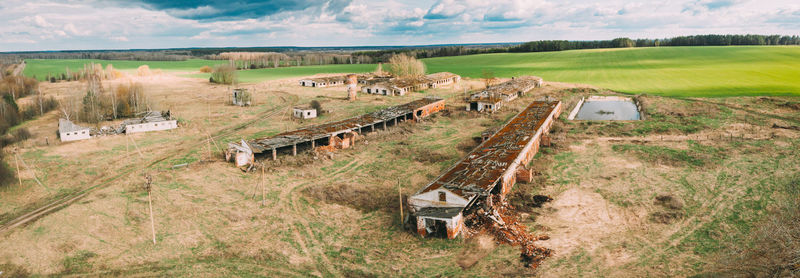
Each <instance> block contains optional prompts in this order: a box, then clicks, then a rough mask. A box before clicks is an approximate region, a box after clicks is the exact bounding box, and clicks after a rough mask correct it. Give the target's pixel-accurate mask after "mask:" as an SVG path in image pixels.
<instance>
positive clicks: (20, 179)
mask: <svg viewBox="0 0 800 278" xmlns="http://www.w3.org/2000/svg"><path fill="white" fill-rule="evenodd" d="M14 162H15V163H16V164H17V179H18V180H19V187H22V175H20V171H19V160H17V151H16V150H14Z"/></svg>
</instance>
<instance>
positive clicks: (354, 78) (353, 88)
mask: <svg viewBox="0 0 800 278" xmlns="http://www.w3.org/2000/svg"><path fill="white" fill-rule="evenodd" d="M345 82H346V83H347V100H349V101H354V100H356V96H357V95H358V75H355V74H348V75H347V81H345Z"/></svg>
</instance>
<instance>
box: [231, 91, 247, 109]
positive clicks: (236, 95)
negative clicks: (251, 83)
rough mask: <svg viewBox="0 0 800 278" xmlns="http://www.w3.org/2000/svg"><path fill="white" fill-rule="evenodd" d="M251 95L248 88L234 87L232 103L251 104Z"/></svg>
mask: <svg viewBox="0 0 800 278" xmlns="http://www.w3.org/2000/svg"><path fill="white" fill-rule="evenodd" d="M250 101H251V96H250V92H248V91H247V89H233V90H232V91H231V103H232V104H233V105H237V106H250Z"/></svg>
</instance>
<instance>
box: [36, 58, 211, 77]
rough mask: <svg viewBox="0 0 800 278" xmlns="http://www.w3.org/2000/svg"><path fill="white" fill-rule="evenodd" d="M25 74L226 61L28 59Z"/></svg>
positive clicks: (188, 67) (189, 67)
mask: <svg viewBox="0 0 800 278" xmlns="http://www.w3.org/2000/svg"><path fill="white" fill-rule="evenodd" d="M25 62H26V63H27V65H26V67H25V71H24V73H23V74H25V76H30V77H32V76H34V75H35V76H36V78H37V79H39V80H44V79H45V78H46V77H47V74H48V73H49V74H53V75H56V74H61V73H64V72H66V69H67V68H69V70H70V71H78V70H81V69H83V65H85V64H89V63H94V64H97V63H99V64H101V65H103V68H105V67H106V65H108V64H111V65H112V66H113V67H114V68H115V69H117V70H121V71H131V70H136V69H137V68H139V66H142V65H148V66H149V67H150V69H161V70H162V71H166V72H181V71H198V70H200V68H201V67H203V66H212V65H215V64H222V63H226V62H227V61H219V60H199V59H192V60H186V61H122V60H92V59H28V60H25Z"/></svg>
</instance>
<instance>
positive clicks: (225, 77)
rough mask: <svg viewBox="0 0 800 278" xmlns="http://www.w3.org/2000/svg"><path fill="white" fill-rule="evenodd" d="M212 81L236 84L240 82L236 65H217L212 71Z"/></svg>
mask: <svg viewBox="0 0 800 278" xmlns="http://www.w3.org/2000/svg"><path fill="white" fill-rule="evenodd" d="M210 81H211V82H213V83H218V84H234V83H237V82H238V79H237V76H236V67H235V66H233V65H216V66H214V69H213V70H212V72H211V79H210Z"/></svg>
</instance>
